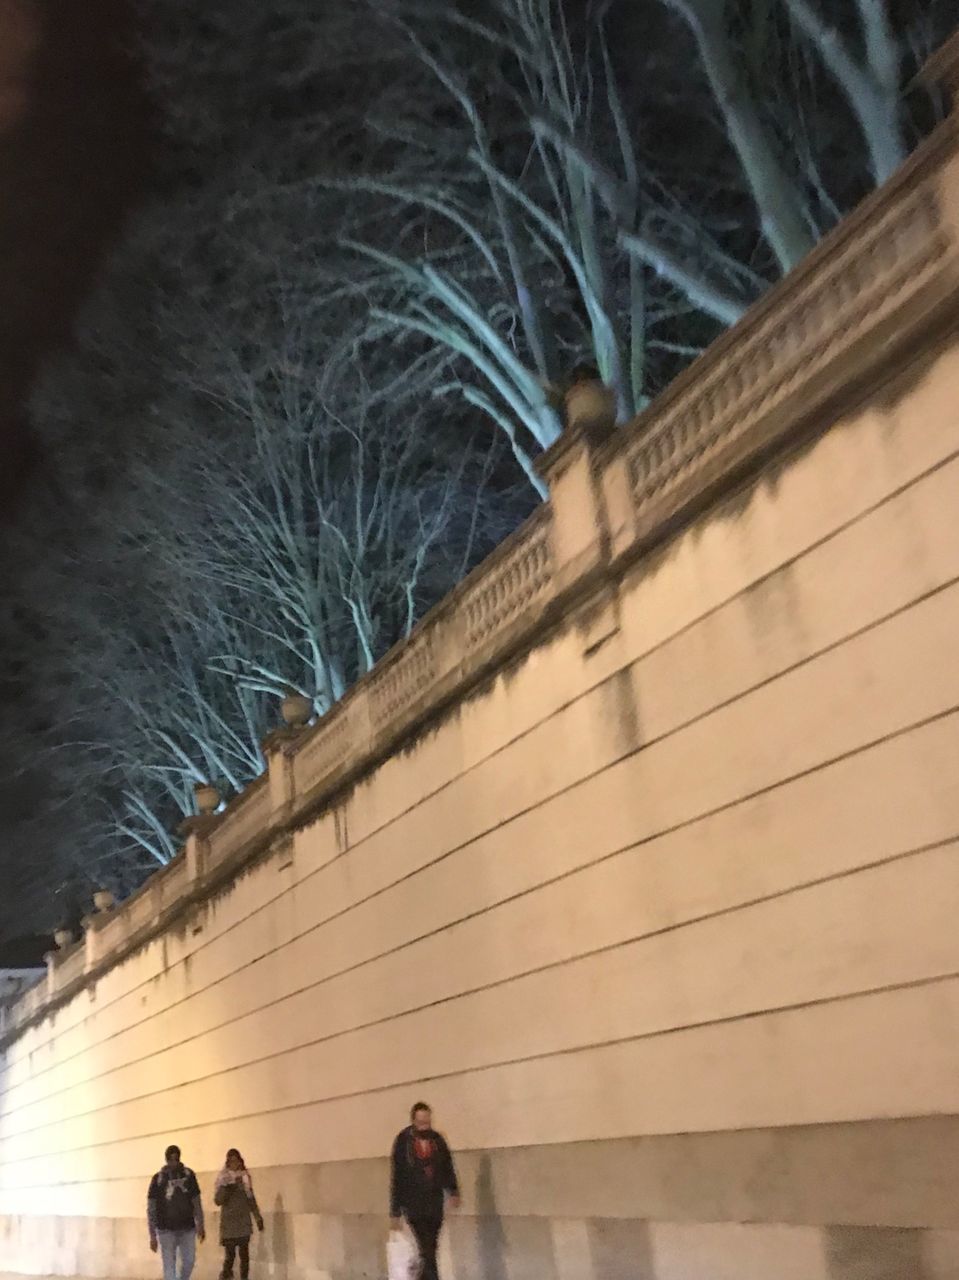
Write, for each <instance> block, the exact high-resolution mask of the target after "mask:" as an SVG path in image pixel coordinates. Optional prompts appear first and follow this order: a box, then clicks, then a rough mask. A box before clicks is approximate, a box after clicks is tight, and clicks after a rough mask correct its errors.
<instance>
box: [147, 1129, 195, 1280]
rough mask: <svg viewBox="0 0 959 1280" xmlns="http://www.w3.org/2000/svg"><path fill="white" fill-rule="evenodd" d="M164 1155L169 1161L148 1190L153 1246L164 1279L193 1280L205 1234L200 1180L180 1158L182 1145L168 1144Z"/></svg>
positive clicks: (149, 1222)
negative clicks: (198, 1252)
mask: <svg viewBox="0 0 959 1280" xmlns="http://www.w3.org/2000/svg"><path fill="white" fill-rule="evenodd" d="M165 1159H166V1164H164V1166H163V1168H162V1169H161V1170H160V1172H159V1173H155V1174H154V1175H153V1179H152V1181H151V1182H150V1190H149V1191H148V1192H147V1223H148V1225H149V1229H150V1250H151V1252H152V1253H156V1251H157V1249H159V1251H160V1257H161V1258H162V1259H163V1280H190V1276H191V1275H192V1273H193V1265H194V1263H195V1262H196V1245H197V1241H198V1240H199V1242H200V1243H201V1244H202V1243H203V1241H204V1240H205V1238H206V1233H205V1230H204V1223H203V1205H202V1203H201V1202H200V1184H199V1183H198V1182H197V1180H196V1174H195V1173H194V1172H193V1170H192V1169H188V1168H187V1167H186V1165H185V1164H183V1162H182V1161H181V1159H180V1148H179V1147H177V1146H170V1147H167V1149H166V1154H165ZM178 1257H179V1260H180V1268H179V1271H177V1258H178Z"/></svg>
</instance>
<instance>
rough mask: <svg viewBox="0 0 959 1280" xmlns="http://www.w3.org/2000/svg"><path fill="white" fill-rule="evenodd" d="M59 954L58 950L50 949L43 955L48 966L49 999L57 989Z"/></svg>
mask: <svg viewBox="0 0 959 1280" xmlns="http://www.w3.org/2000/svg"><path fill="white" fill-rule="evenodd" d="M57 955H58V953H57V952H56V951H48V952H47V953H46V955H45V956H44V957H43V959H44V963H45V964H46V966H47V998H48V999H49V998H50V997H51V996H53V995H54V994H55V993H56V989H57Z"/></svg>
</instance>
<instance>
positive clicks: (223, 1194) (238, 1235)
mask: <svg viewBox="0 0 959 1280" xmlns="http://www.w3.org/2000/svg"><path fill="white" fill-rule="evenodd" d="M213 1199H214V1202H215V1203H216V1204H218V1205H219V1206H220V1244H222V1245H223V1270H222V1271H221V1272H220V1277H221V1280H232V1277H233V1265H234V1263H235V1262H236V1255H237V1253H239V1255H240V1280H249V1276H250V1237H251V1236H252V1235H253V1224H254V1222H255V1223H256V1226H257V1230H259V1231H262V1230H263V1215H262V1214H261V1213H260V1208H259V1205H258V1204H257V1203H256V1196H255V1195H254V1194H253V1179H252V1178H251V1177H250V1173H249V1170H248V1169H247V1167H246V1165H245V1164H244V1162H243V1157H242V1156H241V1155H240V1153H239V1151H237V1149H236V1147H231V1148H230V1150H229V1151H228V1152H227V1153H226V1164H225V1166H224V1167H223V1169H222V1170H221V1171H220V1173H219V1174H217V1179H216V1190H215V1193H214V1196H213Z"/></svg>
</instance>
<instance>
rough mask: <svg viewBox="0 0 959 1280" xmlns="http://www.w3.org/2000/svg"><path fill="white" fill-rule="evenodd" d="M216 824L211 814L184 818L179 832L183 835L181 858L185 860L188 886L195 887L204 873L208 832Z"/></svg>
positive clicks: (208, 842)
mask: <svg viewBox="0 0 959 1280" xmlns="http://www.w3.org/2000/svg"><path fill="white" fill-rule="evenodd" d="M216 824H217V818H216V816H215V815H213V814H200V815H198V816H196V817H192V818H184V820H183V821H182V822H181V823H180V826H179V832H180V834H181V835H182V836H184V837H185V842H184V845H183V859H184V861H185V862H186V874H187V879H188V881H189V884H190V888H191V889H193V888H196V886H197V885H198V884H200V882H201V881H202V880H203V877H204V876H205V875H206V870H207V865H208V861H209V851H210V832H211V831H212V829H213V828H214V827H215V826H216Z"/></svg>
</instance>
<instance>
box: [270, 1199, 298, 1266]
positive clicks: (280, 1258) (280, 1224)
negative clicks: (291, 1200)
mask: <svg viewBox="0 0 959 1280" xmlns="http://www.w3.org/2000/svg"><path fill="white" fill-rule="evenodd" d="M269 1235H270V1245H271V1253H272V1255H273V1267H272V1270H271V1274H272V1275H273V1276H274V1278H275V1280H290V1270H291V1268H292V1266H293V1236H292V1233H291V1231H290V1215H289V1214H288V1213H287V1212H286V1210H285V1208H284V1205H283V1197H282V1196H281V1195H278V1196H277V1197H276V1199H275V1200H274V1201H273V1222H272V1223H271V1229H270V1232H269Z"/></svg>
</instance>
